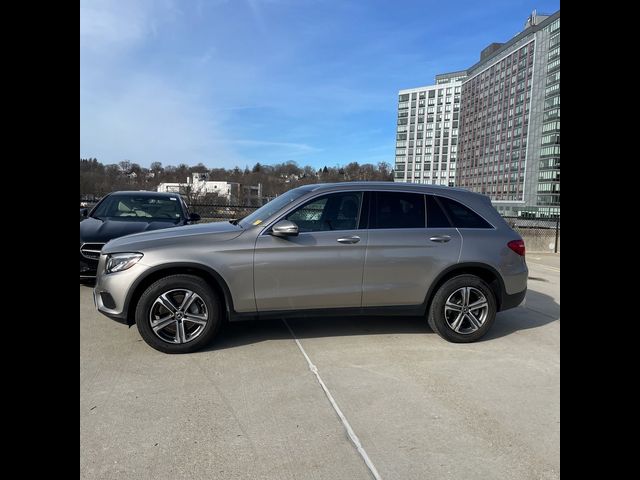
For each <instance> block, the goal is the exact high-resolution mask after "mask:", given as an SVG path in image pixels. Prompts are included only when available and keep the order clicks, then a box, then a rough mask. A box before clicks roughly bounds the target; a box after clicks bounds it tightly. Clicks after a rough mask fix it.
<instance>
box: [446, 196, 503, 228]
mask: <svg viewBox="0 0 640 480" xmlns="http://www.w3.org/2000/svg"><path fill="white" fill-rule="evenodd" d="M438 200H439V201H440V204H441V205H442V206H443V207H444V209H445V211H446V212H447V214H448V215H449V218H451V221H452V222H453V226H454V227H458V228H493V227H491V225H489V223H487V221H486V220H485V219H483V218H482V217H480V216H479V215H478V214H476V213H474V212H473V211H472V210H471V209H469V208H467V207H465V206H464V205H462V204H461V203H459V202H456V201H455V200H451V199H450V198H445V197H438Z"/></svg>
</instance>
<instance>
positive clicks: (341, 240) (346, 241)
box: [338, 235, 360, 243]
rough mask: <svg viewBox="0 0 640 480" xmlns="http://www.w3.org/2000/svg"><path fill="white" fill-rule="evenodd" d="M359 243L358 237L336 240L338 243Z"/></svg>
mask: <svg viewBox="0 0 640 480" xmlns="http://www.w3.org/2000/svg"><path fill="white" fill-rule="evenodd" d="M359 241H360V237H358V236H357V235H354V236H353V237H343V238H339V239H338V243H358V242H359Z"/></svg>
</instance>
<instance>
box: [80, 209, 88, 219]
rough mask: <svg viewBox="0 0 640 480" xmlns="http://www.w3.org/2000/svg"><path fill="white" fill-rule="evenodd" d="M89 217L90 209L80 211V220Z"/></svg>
mask: <svg viewBox="0 0 640 480" xmlns="http://www.w3.org/2000/svg"><path fill="white" fill-rule="evenodd" d="M88 215H89V209H88V208H81V209H80V218H83V217H86V216H88Z"/></svg>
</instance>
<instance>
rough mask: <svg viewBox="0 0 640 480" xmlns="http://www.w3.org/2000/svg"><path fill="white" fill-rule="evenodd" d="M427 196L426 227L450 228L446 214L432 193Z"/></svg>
mask: <svg viewBox="0 0 640 480" xmlns="http://www.w3.org/2000/svg"><path fill="white" fill-rule="evenodd" d="M426 197H427V228H451V224H450V223H449V220H448V219H447V216H446V215H445V213H444V212H443V211H442V208H440V205H439V204H438V202H436V199H435V198H434V197H433V195H426Z"/></svg>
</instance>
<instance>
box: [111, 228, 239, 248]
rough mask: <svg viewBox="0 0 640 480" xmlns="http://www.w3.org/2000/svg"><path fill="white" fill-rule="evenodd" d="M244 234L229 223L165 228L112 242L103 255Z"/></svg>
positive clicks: (221, 239)
mask: <svg viewBox="0 0 640 480" xmlns="http://www.w3.org/2000/svg"><path fill="white" fill-rule="evenodd" d="M242 232H243V228H242V227H241V226H240V225H233V224H231V223H229V222H213V223H204V224H200V225H186V226H181V227H173V228H165V229H162V230H157V231H154V232H144V233H137V234H134V235H127V236H126V237H121V238H117V239H114V240H111V241H110V242H109V243H107V244H106V245H105V246H104V248H103V249H102V252H103V253H113V252H124V251H140V250H144V249H149V248H158V247H163V246H165V245H175V244H176V243H180V242H185V243H192V242H193V241H194V240H195V239H196V238H201V237H203V236H207V241H208V242H210V241H225V240H231V239H233V238H235V237H237V236H238V235H240V234H241V233H242Z"/></svg>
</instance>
